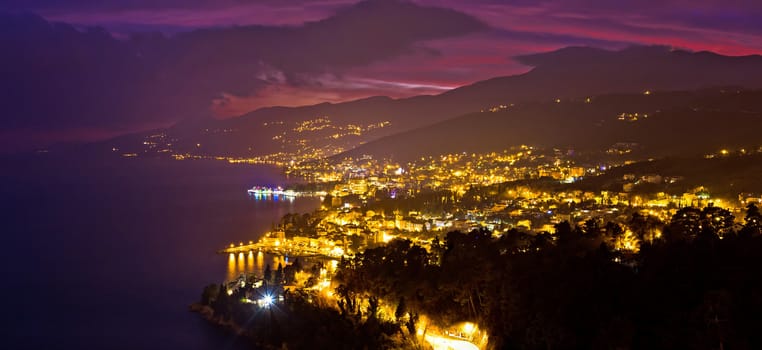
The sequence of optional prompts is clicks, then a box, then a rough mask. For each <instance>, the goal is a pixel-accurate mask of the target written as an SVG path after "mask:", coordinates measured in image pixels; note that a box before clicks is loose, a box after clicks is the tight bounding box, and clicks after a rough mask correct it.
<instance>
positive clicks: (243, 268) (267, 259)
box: [225, 251, 338, 281]
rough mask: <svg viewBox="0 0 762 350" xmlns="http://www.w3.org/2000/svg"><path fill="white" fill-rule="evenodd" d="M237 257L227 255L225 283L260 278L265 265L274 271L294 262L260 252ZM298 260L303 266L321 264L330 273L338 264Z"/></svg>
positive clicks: (316, 259)
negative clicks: (245, 278) (246, 277)
mask: <svg viewBox="0 0 762 350" xmlns="http://www.w3.org/2000/svg"><path fill="white" fill-rule="evenodd" d="M237 255H238V256H237V257H236V254H234V253H231V254H229V255H228V266H227V273H226V274H225V278H226V279H225V280H226V281H232V280H235V279H237V278H238V277H239V276H240V275H242V274H254V275H256V276H258V277H262V276H263V275H264V271H265V268H266V267H267V265H270V269H271V270H272V271H275V270H276V269H278V264H282V265H283V267H286V266H287V265H289V264H293V263H294V260H295V259H294V258H293V257H291V258H289V257H288V256H279V255H273V254H267V253H263V252H261V251H257V252H255V251H249V252H247V253H238V254H237ZM299 260H300V261H301V263H302V265H303V266H305V265H310V264H313V263H322V264H323V266H325V267H324V268H325V269H327V270H328V272H331V273H334V272H335V271H336V267H337V264H338V261H337V260H334V259H320V258H299Z"/></svg>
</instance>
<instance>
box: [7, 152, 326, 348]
mask: <svg viewBox="0 0 762 350" xmlns="http://www.w3.org/2000/svg"><path fill="white" fill-rule="evenodd" d="M283 182H284V179H283V178H282V177H281V176H280V174H279V173H278V171H277V170H276V169H272V168H267V167H252V166H233V165H228V164H225V163H222V162H201V161H183V162H178V161H169V160H165V161H159V160H139V159H125V160H113V161H109V162H107V163H103V162H99V163H95V162H88V161H86V160H77V161H64V160H56V159H46V158H42V159H39V158H38V159H31V160H30V159H24V160H18V159H15V160H3V164H2V165H0V195H1V197H0V198H1V200H2V203H1V204H0V213H2V216H1V217H0V218H1V219H2V220H1V224H2V226H0V227H2V231H1V233H2V240H3V244H2V245H1V246H0V249H2V254H1V255H0V256H1V258H0V259H1V260H0V269H2V281H3V282H2V287H1V288H2V296H3V306H2V309H0V315H2V316H0V317H2V320H3V326H2V333H3V337H2V339H0V348H5V349H26V348H31V349H242V348H250V346H249V345H248V344H244V343H242V340H240V339H236V338H235V337H233V336H231V335H230V334H228V333H226V332H225V331H223V330H220V329H217V328H215V327H212V326H210V325H208V324H207V323H205V322H204V321H203V320H201V319H200V317H198V315H196V314H193V313H190V312H189V311H188V305H189V304H190V303H192V302H194V301H196V300H198V299H199V296H200V293H201V289H202V288H203V286H204V285H206V284H208V283H219V282H220V281H222V280H223V279H225V277H226V274H229V271H228V268H229V267H228V257H227V256H222V255H216V254H215V253H214V252H215V250H217V249H218V248H221V247H223V246H225V245H226V244H229V243H230V242H238V241H249V240H253V239H256V238H257V237H258V235H259V234H261V233H262V232H264V231H266V230H267V229H269V228H270V226H271V224H272V222H274V221H277V220H278V219H279V218H280V217H281V216H282V215H284V214H286V213H288V212H309V211H311V210H312V209H314V207H315V206H317V205H319V203H318V199H297V200H296V201H294V202H288V201H278V202H276V201H272V200H269V201H254V200H251V199H250V198H248V196H247V194H246V193H245V190H246V188H247V187H249V186H251V185H254V184H278V183H283ZM3 343H4V344H5V345H2V344H3Z"/></svg>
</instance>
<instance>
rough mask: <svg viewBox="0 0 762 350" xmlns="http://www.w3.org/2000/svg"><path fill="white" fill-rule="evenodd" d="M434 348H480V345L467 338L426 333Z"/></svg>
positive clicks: (437, 349) (477, 349)
mask: <svg viewBox="0 0 762 350" xmlns="http://www.w3.org/2000/svg"><path fill="white" fill-rule="evenodd" d="M424 338H425V339H426V341H427V342H429V344H431V347H432V348H434V350H479V347H478V346H476V345H474V344H473V343H469V342H467V341H465V340H458V339H453V338H448V337H442V336H438V335H433V334H426V336H425V337H424Z"/></svg>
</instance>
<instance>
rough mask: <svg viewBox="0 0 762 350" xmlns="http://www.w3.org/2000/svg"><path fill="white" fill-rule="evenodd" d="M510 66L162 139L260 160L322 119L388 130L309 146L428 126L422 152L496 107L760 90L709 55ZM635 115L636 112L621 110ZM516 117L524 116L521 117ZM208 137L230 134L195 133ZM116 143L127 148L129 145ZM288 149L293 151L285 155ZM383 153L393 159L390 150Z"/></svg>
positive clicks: (422, 132)
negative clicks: (451, 83) (436, 86)
mask: <svg viewBox="0 0 762 350" xmlns="http://www.w3.org/2000/svg"><path fill="white" fill-rule="evenodd" d="M517 60H519V61H520V62H522V63H524V64H527V65H531V66H534V68H533V69H532V70H531V71H529V72H527V73H525V74H521V75H516V76H508V77H499V78H493V79H489V80H485V81H480V82H477V83H474V84H471V85H468V86H463V87H460V88H457V89H454V90H451V91H448V92H445V93H443V94H440V95H436V96H417V97H412V98H406V99H391V98H388V97H371V98H366V99H362V100H357V101H351V102H345V103H336V104H331V103H322V104H317V105H312V106H304V107H288V108H287V107H273V108H263V109H259V110H256V111H253V112H251V113H247V114H245V115H242V116H241V117H237V118H232V119H228V120H222V121H217V120H207V121H201V122H194V123H185V124H178V125H177V126H176V127H174V128H171V129H169V130H168V131H167V132H168V134H170V136H171V137H172V138H174V139H176V140H177V141H176V142H175V147H177V148H178V150H180V151H182V150H184V149H188V150H191V149H192V150H196V147H195V146H196V145H197V144H203V145H204V146H205V148H204V151H205V152H208V153H210V154H233V155H251V154H265V153H272V152H277V151H289V147H291V146H288V145H285V146H284V145H283V144H281V143H274V142H272V141H273V137H277V136H278V135H279V134H282V133H283V132H284V131H288V130H290V128H292V127H293V125H294V124H295V123H297V122H301V121H304V120H310V119H315V118H317V117H322V116H326V117H328V118H330V119H331V121H332V122H333V123H334V124H337V125H339V124H354V125H361V126H362V125H368V124H372V123H378V122H381V121H389V122H390V123H391V124H390V125H389V126H388V127H385V128H381V129H375V130H373V131H372V132H367V133H364V134H363V135H362V136H356V137H354V136H352V137H346V138H342V139H341V140H338V141H336V140H332V139H330V138H329V137H326V135H325V134H316V135H304V136H305V137H313V138H314V139H315V140H313V141H314V144H313V146H316V147H317V146H321V145H325V144H331V143H339V144H340V145H341V146H342V147H344V148H345V149H350V148H353V147H356V146H358V145H360V144H362V143H365V142H369V141H372V140H375V139H380V138H382V137H386V136H391V135H394V134H397V133H401V132H406V131H410V130H416V129H418V128H422V127H426V126H429V125H433V126H431V127H430V128H424V129H418V130H417V131H415V132H413V133H412V134H416V135H419V136H420V138H421V143H422V144H423V145H425V144H426V142H427V141H430V142H435V140H436V138H437V136H438V135H439V136H441V135H444V134H440V133H437V132H434V130H440V131H441V132H444V130H442V128H446V127H445V126H443V125H444V124H437V123H439V122H442V121H445V120H448V119H451V118H455V117H458V116H461V115H467V114H470V113H474V112H479V111H481V110H485V109H489V108H491V107H494V106H499V105H509V104H517V105H525V104H527V103H543V102H552V101H554V100H555V99H562V100H567V99H573V98H585V97H589V96H598V95H610V94H615V93H638V94H639V93H642V92H644V91H646V90H653V91H677V90H695V89H700V88H706V87H721V86H737V87H743V88H762V57H761V56H758V55H754V56H743V57H729V56H722V55H718V54H714V53H710V52H695V53H694V52H687V51H681V50H672V49H670V48H667V47H662V46H636V47H631V48H627V49H623V50H620V51H608V50H603V49H596V48H588V47H568V48H564V49H560V50H557V51H552V52H547V53H540V54H533V55H526V56H521V57H517ZM564 106H565V105H564ZM635 107H637V106H633V107H631V108H629V109H633V108H635ZM522 108H545V107H537V106H535V107H530V106H527V107H522ZM553 108H555V107H553ZM585 108H587V107H585ZM625 109H626V108H623V107H620V106H611V110H610V111H609V113H614V112H616V111H622V112H624V111H625ZM539 111H540V110H537V112H539ZM521 113H525V114H526V113H529V114H531V113H530V112H529V111H527V110H524V112H521ZM558 113H560V114H559V115H558V118H579V117H577V116H575V115H573V112H568V113H567V112H565V111H558ZM567 114H568V115H567ZM527 115H528V114H527ZM503 117H506V118H512V117H513V112H508V113H498V114H494V115H489V116H487V117H484V115H481V114H478V113H477V114H470V115H467V116H464V117H460V118H458V119H455V120H453V121H452V123H453V124H452V125H460V129H459V130H458V131H459V132H460V133H476V132H478V131H479V130H481V127H480V125H487V127H489V126H488V124H485V123H487V121H486V120H493V119H494V118H498V119H495V120H494V122H495V123H497V122H499V121H500V119H499V118H503ZM601 117H603V116H601ZM485 118H487V119H485ZM537 118H539V117H537ZM604 119H605V118H604ZM271 121H282V122H284V125H283V127H282V128H273V127H269V128H263V127H262V126H263V123H266V122H271ZM544 122H550V120H544ZM554 122H555V121H554ZM501 123H502V122H501ZM532 123H535V124H536V123H540V120H539V119H533V120H529V119H527V120H524V121H523V122H522V123H520V125H513V124H510V123H508V124H505V125H502V124H501V125H498V124H500V123H498V124H494V125H492V126H493V127H498V126H499V127H503V126H505V127H511V128H514V130H516V129H515V128H518V127H526V128H528V129H527V132H529V131H530V129H532V128H531V127H530V124H532ZM434 124H437V125H434ZM216 129H220V130H221V129H228V130H235V131H234V132H230V133H208V132H202V131H203V130H216ZM501 130H502V129H501ZM506 132H508V130H506ZM412 134H410V135H412ZM401 138H404V135H399V136H395V137H394V138H392V139H394V140H401ZM427 138H433V139H427ZM123 140H130V138H125V139H123ZM456 141H457V139H453V140H452V142H456ZM130 142H132V141H130ZM483 142H486V141H483ZM382 144H383V142H381V143H378V144H375V145H367V146H363V147H360V148H358V149H357V150H356V151H353V152H351V154H359V153H362V152H368V153H372V154H379V155H381V154H384V152H387V151H385V150H384V149H383V147H381V146H378V145H382ZM295 147H298V146H294V147H292V148H295ZM374 147H375V148H374ZM196 151H197V150H196ZM388 152H390V153H394V152H391V149H390V150H389V151H388Z"/></svg>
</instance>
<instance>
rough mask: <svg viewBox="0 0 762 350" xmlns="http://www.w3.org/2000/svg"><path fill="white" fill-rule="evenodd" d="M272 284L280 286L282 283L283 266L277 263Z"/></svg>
mask: <svg viewBox="0 0 762 350" xmlns="http://www.w3.org/2000/svg"><path fill="white" fill-rule="evenodd" d="M273 283H274V284H281V283H283V264H282V263H278V269H277V270H275V276H274V278H273Z"/></svg>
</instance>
